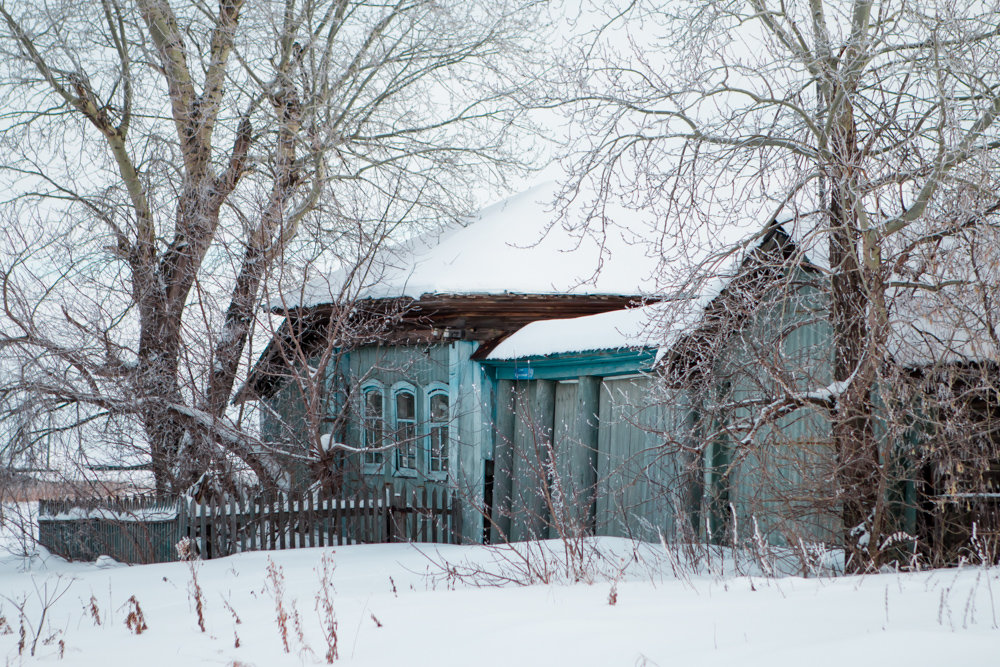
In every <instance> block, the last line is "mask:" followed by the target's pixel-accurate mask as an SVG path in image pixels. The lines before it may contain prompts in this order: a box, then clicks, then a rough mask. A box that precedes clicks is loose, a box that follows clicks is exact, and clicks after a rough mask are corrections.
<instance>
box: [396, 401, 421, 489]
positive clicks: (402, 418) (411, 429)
mask: <svg viewBox="0 0 1000 667" xmlns="http://www.w3.org/2000/svg"><path fill="white" fill-rule="evenodd" d="M416 405H417V401H416V398H415V397H414V395H413V392H411V391H408V390H405V389H404V390H402V391H398V392H396V467H397V468H399V469H400V470H416V469H417V442H416V438H417V418H416Z"/></svg>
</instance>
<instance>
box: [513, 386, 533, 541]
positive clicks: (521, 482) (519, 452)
mask: <svg viewBox="0 0 1000 667" xmlns="http://www.w3.org/2000/svg"><path fill="white" fill-rule="evenodd" d="M534 394H535V383H534V382H516V383H515V384H514V414H515V415H516V418H515V424H514V441H513V445H514V446H513V452H512V459H513V470H514V474H513V480H512V488H511V528H510V539H511V540H512V541H520V540H526V539H529V534H530V533H529V528H530V525H531V521H530V513H531V508H532V507H534V506H535V500H534V499H535V496H536V495H537V493H538V474H537V472H536V471H537V470H538V466H539V462H538V461H537V459H536V455H535V446H534V443H535V436H534V431H533V428H532V426H533V425H532V413H531V405H532V403H533V401H534Z"/></svg>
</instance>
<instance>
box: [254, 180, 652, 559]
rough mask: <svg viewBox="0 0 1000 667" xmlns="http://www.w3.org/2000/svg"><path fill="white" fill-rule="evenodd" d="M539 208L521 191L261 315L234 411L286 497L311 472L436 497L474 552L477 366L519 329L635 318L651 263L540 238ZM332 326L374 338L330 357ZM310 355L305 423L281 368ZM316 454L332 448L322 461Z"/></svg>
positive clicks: (478, 471)
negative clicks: (256, 406)
mask: <svg viewBox="0 0 1000 667" xmlns="http://www.w3.org/2000/svg"><path fill="white" fill-rule="evenodd" d="M552 192H553V189H552V186H550V185H544V186H540V187H537V188H534V189H532V190H529V191H527V192H525V193H523V194H521V195H518V196H515V197H513V198H511V199H509V200H506V201H504V202H501V203H499V204H497V205H494V206H491V207H489V208H487V209H485V210H483V211H482V212H480V213H479V214H478V215H477V216H474V218H473V219H472V220H470V221H469V223H468V224H467V225H466V226H464V227H455V228H452V229H449V230H446V231H445V232H444V233H443V234H442V235H440V236H436V237H431V238H417V239H412V240H410V241H408V242H407V243H404V244H402V246H401V247H393V248H387V249H385V250H384V252H382V253H379V254H378V255H377V256H376V257H375V259H374V260H373V263H377V266H365V267H363V270H354V271H352V272H351V274H350V275H351V277H352V278H354V277H356V276H358V275H364V276H366V278H365V280H363V281H361V282H360V283H355V284H349V285H348V287H347V288H345V286H344V285H345V283H349V282H350V278H347V279H345V278H344V276H343V275H335V276H333V277H332V278H329V279H321V280H320V281H319V283H318V285H319V286H318V287H317V286H316V285H307V286H305V287H303V289H302V290H299V291H298V292H297V293H296V294H292V295H287V296H286V297H285V298H284V299H283V300H282V302H281V303H280V304H276V305H275V306H274V310H275V312H277V313H279V314H281V315H284V316H285V320H284V323H283V324H282V326H281V328H280V330H279V331H278V333H277V335H276V336H275V337H274V338H273V339H272V340H271V342H270V344H269V345H268V347H267V349H266V350H265V351H264V352H263V354H262V355H261V358H260V360H259V361H258V363H257V364H256V366H255V368H254V370H253V372H252V374H251V376H250V378H249V380H248V382H247V384H246V385H245V387H244V388H243V390H242V391H241V393H240V396H239V400H253V401H259V402H260V404H261V408H262V414H263V417H262V432H263V435H264V437H265V438H266V439H267V440H270V441H271V442H274V443H279V444H280V446H282V447H284V448H285V450H286V451H287V452H288V461H289V464H288V465H289V470H290V475H291V484H292V486H298V487H301V486H304V485H306V484H309V483H310V482H311V480H313V479H315V477H316V476H317V475H316V470H315V467H316V465H317V464H318V465H320V466H321V467H323V468H324V470H323V471H321V472H326V473H328V472H330V469H335V470H336V472H337V473H338V474H339V475H340V478H339V479H338V480H337V483H338V484H343V485H364V486H369V487H371V486H382V485H385V484H390V485H393V486H394V487H395V488H396V489H397V490H405V489H411V488H414V487H421V486H422V487H435V486H439V487H448V488H451V489H454V490H456V492H457V493H459V494H461V496H462V497H463V498H464V499H465V502H464V504H463V507H464V515H463V518H462V526H463V530H464V532H465V537H466V539H469V540H475V541H479V540H481V539H483V537H484V529H488V524H489V522H488V520H487V518H488V517H490V516H491V512H492V511H491V509H490V506H491V504H492V496H493V492H492V488H493V475H494V473H493V469H494V465H493V458H494V444H493V443H494V438H493V434H494V423H495V420H496V418H497V409H498V408H497V405H498V404H497V398H496V396H497V386H498V385H497V379H496V376H495V374H493V373H492V372H489V368H488V366H487V365H485V364H484V361H485V359H486V357H487V356H488V355H489V353H490V351H491V350H492V349H493V348H494V347H495V346H496V345H497V344H498V343H500V342H501V341H502V340H504V338H506V337H507V336H508V335H510V334H511V333H513V332H515V331H517V330H518V329H521V328H522V327H524V326H525V325H527V324H529V323H531V322H535V321H539V320H546V319H560V318H572V317H579V316H586V315H593V314H598V313H602V312H606V311H612V310H620V309H622V308H624V307H626V306H628V305H629V304H632V303H634V302H636V301H637V300H638V299H640V298H641V294H642V293H643V292H644V291H645V290H648V289H649V288H650V285H649V284H648V283H647V284H644V278H645V277H648V276H650V275H652V274H653V273H654V269H655V266H656V261H657V257H656V256H655V255H654V254H652V253H649V252H648V251H647V248H646V247H645V246H644V245H642V244H636V243H634V242H632V241H631V240H630V239H628V238H626V237H625V236H626V235H627V234H628V230H627V229H625V228H622V232H621V235H618V236H615V235H614V233H613V234H612V235H610V236H609V237H608V238H607V239H605V238H601V239H597V238H592V237H590V236H587V235H586V234H582V235H581V234H578V233H576V232H575V231H574V230H572V229H569V228H565V227H563V226H560V225H554V226H553V225H552V224H551V221H552V219H553V214H552V211H551V208H550V207H551V200H552ZM633 219H634V215H633ZM602 265H604V268H603V269H602V270H601V271H599V272H598V270H597V269H598V267H601V266H602ZM347 292H350V294H351V296H350V298H345V297H344V294H345V293H347ZM348 318H354V319H357V320H367V321H371V320H374V321H376V322H377V323H378V324H377V325H376V328H377V331H368V332H366V333H363V334H361V335H360V336H356V337H355V339H354V340H353V341H352V342H350V343H342V342H341V341H340V340H337V336H336V335H331V334H330V331H332V330H333V328H332V324H331V323H334V322H338V321H343V320H345V319H348ZM331 351H333V354H327V353H330V352H331ZM324 354H327V359H328V360H329V359H332V361H329V363H327V364H326V365H325V366H324V370H323V378H322V381H321V383H320V384H322V387H323V391H322V393H323V396H322V399H323V401H322V403H321V405H322V407H321V410H320V411H321V412H322V414H321V415H319V416H320V419H318V420H317V419H316V415H315V414H312V415H307V414H305V413H306V412H307V410H306V409H305V407H304V406H306V405H307V404H308V400H307V399H308V397H306V396H304V392H305V391H306V389H308V383H303V382H296V381H295V379H296V378H297V377H299V378H300V377H301V373H300V374H298V375H297V374H296V373H295V369H293V368H290V366H294V365H296V364H299V365H300V366H309V364H314V363H316V360H317V359H319V358H320V357H322V356H323V355H324ZM312 412H313V413H315V412H316V409H315V406H313V408H312ZM330 442H336V443H340V444H343V445H346V448H345V447H339V448H330V449H331V450H332V453H331V454H330V455H329V456H327V451H325V444H326V443H330ZM345 452H347V453H345ZM306 462H308V464H309V465H310V466H311V467H307V465H306Z"/></svg>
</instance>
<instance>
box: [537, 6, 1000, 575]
mask: <svg viewBox="0 0 1000 667" xmlns="http://www.w3.org/2000/svg"><path fill="white" fill-rule="evenodd" d="M610 15H611V18H610V19H609V21H608V22H607V23H606V24H605V25H602V26H601V29H600V31H599V34H600V37H601V39H604V38H605V37H606V36H607V35H609V34H615V31H616V30H617V31H618V33H617V34H619V35H621V34H625V35H626V36H628V37H630V38H631V41H630V42H625V41H624V40H619V42H618V45H617V46H615V47H614V48H610V47H609V48H600V44H599V43H598V44H597V45H596V46H595V45H590V46H589V47H588V50H587V51H586V52H583V53H581V57H582V58H583V59H585V62H586V64H585V67H586V68H587V71H588V73H589V74H590V75H591V76H590V77H583V76H579V71H580V69H579V68H580V64H579V61H576V62H573V63H571V64H570V67H571V69H572V72H573V76H572V77H571V78H569V77H564V78H563V79H562V80H563V81H573V82H574V85H575V87H574V88H572V89H570V90H565V89H562V90H560V92H559V94H558V95H557V97H560V98H568V99H570V100H571V101H572V103H573V105H574V106H573V107H572V108H573V109H579V110H580V111H579V114H578V115H577V118H578V119H580V120H581V121H582V122H584V123H585V125H586V127H587V132H585V133H583V137H584V144H583V146H582V147H581V148H580V153H579V154H577V155H576V157H575V159H574V160H573V164H574V165H575V167H574V168H575V173H574V177H573V183H571V185H570V188H569V190H570V196H572V192H573V188H574V184H575V183H578V182H579V181H581V180H583V179H588V178H589V179H594V180H597V181H598V182H599V183H601V184H602V187H603V188H604V189H605V190H619V191H622V190H624V191H626V192H627V193H628V194H630V195H631V196H632V198H633V201H634V202H635V203H636V205H652V204H658V205H660V206H661V207H662V211H663V212H664V216H663V218H664V220H665V221H667V222H666V224H667V225H668V227H665V228H664V229H663V230H661V234H662V236H661V240H662V243H663V245H664V248H665V254H667V255H669V256H670V257H676V256H677V253H676V252H667V251H669V250H670V248H671V247H672V246H674V245H680V246H683V245H684V244H685V243H690V242H691V241H690V239H692V238H701V239H705V238H706V236H705V234H704V233H701V232H698V231H697V230H698V229H704V228H706V227H710V228H712V229H714V230H718V229H719V228H720V227H722V226H728V225H734V224H736V225H739V224H744V225H745V224H746V220H747V217H750V218H752V219H753V218H755V220H754V224H756V225H758V226H759V225H761V224H762V223H763V222H765V221H766V220H768V219H770V218H772V217H775V216H778V215H781V216H784V217H788V218H795V219H797V222H796V223H795V226H796V227H798V231H799V240H800V241H801V244H802V247H803V248H804V249H808V250H809V251H810V252H811V254H812V258H813V260H814V261H816V260H819V261H818V262H817V263H818V264H820V265H821V267H820V268H821V269H822V272H823V273H824V275H825V281H826V282H825V284H826V285H827V287H826V289H827V293H828V297H829V299H828V312H829V324H830V327H831V336H832V360H831V364H832V370H833V377H832V380H833V383H832V384H830V385H829V386H828V387H827V388H828V389H830V390H831V391H830V392H829V396H828V397H829V399H830V402H831V403H830V409H829V415H830V418H831V426H832V441H833V443H834V449H835V453H836V460H837V470H836V481H837V484H836V489H835V497H836V499H837V503H838V506H839V507H840V508H841V516H842V521H843V525H844V541H845V542H846V545H847V547H848V552H849V554H850V557H851V560H852V563H853V564H854V566H856V567H868V566H869V565H873V564H875V565H877V564H878V562H879V560H880V558H881V556H880V548H881V546H880V545H883V544H885V543H886V538H887V537H888V536H889V535H890V533H891V526H890V521H889V519H888V517H887V514H886V503H885V502H883V500H882V498H884V493H885V480H886V479H887V466H888V465H889V460H890V459H888V458H887V457H886V456H885V453H886V451H885V443H886V442H887V441H888V440H887V439H886V437H884V429H883V428H882V426H880V424H881V423H882V421H881V420H882V419H883V418H884V417H885V416H886V413H885V411H883V412H882V414H881V415H880V414H879V407H878V404H879V397H878V394H879V393H880V392H882V393H885V392H886V388H887V387H888V386H891V385H892V383H893V382H894V378H895V377H896V375H895V372H894V371H893V372H890V371H887V370H886V364H887V362H889V361H891V348H892V346H891V338H892V335H893V334H892V329H893V326H892V325H893V322H894V318H896V317H897V316H896V315H894V308H895V307H896V302H895V301H894V299H896V298H899V301H898V302H899V303H902V302H903V299H902V297H903V293H902V291H901V290H909V291H910V296H908V297H907V298H906V301H909V300H910V297H912V292H913V291H914V290H918V291H929V292H931V293H937V292H940V290H941V289H942V288H944V287H946V286H948V285H949V284H951V283H950V282H949V281H952V280H953V278H951V277H948V276H942V275H941V272H940V271H937V268H938V266H939V265H938V263H936V262H933V261H930V262H929V261H925V260H926V258H927V257H928V256H933V255H934V252H935V249H940V247H941V246H942V244H945V245H947V243H949V242H948V241H947V240H946V239H948V238H950V237H952V236H954V235H956V234H964V233H971V234H975V233H977V232H976V230H981V229H983V228H986V227H988V226H990V225H991V224H993V222H994V218H995V215H994V214H995V211H996V208H997V199H996V196H995V192H996V188H995V185H996V182H995V176H994V175H995V173H996V149H997V148H998V147H1000V141H998V132H997V124H996V122H995V121H996V118H997V115H998V111H1000V93H998V90H1000V87H998V79H997V72H998V71H1000V70H998V63H997V54H998V46H1000V44H998V42H1000V30H998V28H997V24H998V18H1000V13H998V8H997V7H996V6H995V4H994V3H981V2H961V3H957V4H956V3H954V2H947V3H939V2H933V1H929V2H919V3H905V4H902V5H900V4H898V3H876V2H873V1H872V0H853V1H852V2H849V3H826V2H822V1H821V0H812V1H809V2H805V1H803V2H769V1H768V0H745V1H735V2H730V1H719V2H715V1H709V2H685V3H671V4H670V5H663V4H662V3H644V2H631V3H628V4H627V7H625V8H624V9H623V11H622V12H620V13H618V12H617V10H616V11H615V12H611V13H610ZM622 44H624V45H625V46H624V47H623V46H622ZM622 53H624V55H622ZM581 81H582V82H585V84H584V85H576V84H577V82H581ZM748 211H749V212H750V213H749V214H748ZM807 221H811V222H808V224H806V223H807ZM699 234H700V235H699ZM709 236H711V234H709ZM734 250H735V249H733V248H731V249H730V250H728V251H726V252H733V251H734ZM699 268H700V269H702V272H703V273H704V272H707V271H708V270H709V269H710V267H709V266H707V265H706V264H703V265H702V266H700V267H699ZM954 280H955V281H957V282H961V283H967V282H969V281H972V282H973V283H975V281H976V280H977V278H976V277H975V276H972V275H969V274H966V275H963V276H960V277H958V278H954ZM978 284H979V287H980V288H981V289H984V290H986V291H987V292H989V293H990V294H991V295H995V285H994V284H991V283H988V282H987V283H978ZM990 298H991V299H992V298H994V297H993V296H991V297H990ZM981 305H986V306H987V307H988V308H992V306H989V304H981ZM944 349H947V346H944ZM940 351H941V350H940V349H939V352H940ZM952 351H954V350H952ZM926 361H927V360H925V363H926ZM817 389H819V387H817ZM804 393H809V392H804ZM802 395H803V392H800V393H798V394H795V395H793V394H792V393H789V394H787V395H786V398H790V399H791V398H794V397H795V396H798V398H801V396H802ZM796 400H797V399H796ZM792 402H793V403H794V402H795V401H794V400H793V401H792ZM789 407H792V406H789Z"/></svg>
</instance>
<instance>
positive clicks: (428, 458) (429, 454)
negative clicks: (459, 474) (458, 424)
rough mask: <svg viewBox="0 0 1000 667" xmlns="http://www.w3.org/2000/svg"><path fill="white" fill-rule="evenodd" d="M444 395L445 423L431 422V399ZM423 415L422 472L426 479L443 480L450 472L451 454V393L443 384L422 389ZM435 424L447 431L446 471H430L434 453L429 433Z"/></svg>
mask: <svg viewBox="0 0 1000 667" xmlns="http://www.w3.org/2000/svg"><path fill="white" fill-rule="evenodd" d="M440 394H444V395H445V396H446V397H447V398H448V419H447V421H446V422H433V421H431V399H432V398H433V397H434V396H437V395H440ZM423 402H424V406H423V407H424V415H426V419H424V420H423V425H424V428H423V440H424V471H425V474H426V475H427V478H428V479H435V480H444V479H447V478H448V473H449V471H450V470H451V452H452V449H453V447H452V440H453V438H452V437H451V430H452V423H451V408H452V405H451V392H450V390H449V387H448V385H447V384H445V383H444V382H432V383H430V384H428V385H427V386H426V387H424V401H423ZM435 424H443V425H444V427H445V428H446V429H447V433H448V436H447V439H446V440H445V443H444V446H445V456H444V461H445V464H446V466H447V468H448V469H447V470H432V469H431V468H432V464H433V461H434V452H433V450H432V443H431V432H432V431H433V429H434V427H435Z"/></svg>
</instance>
